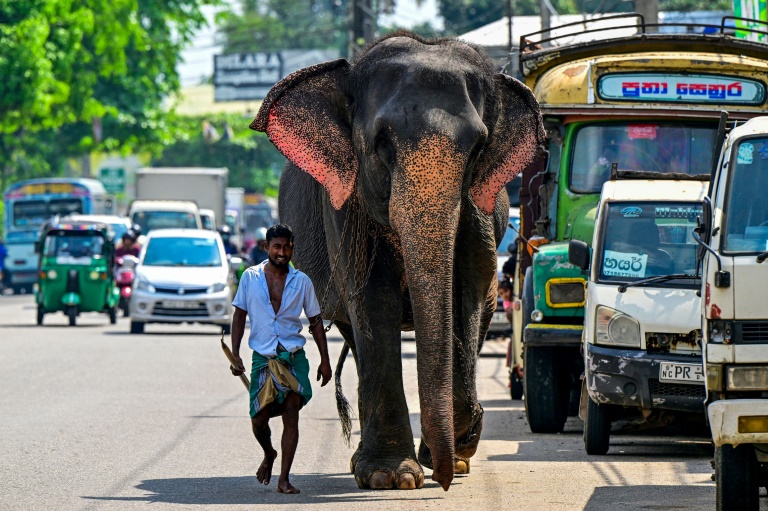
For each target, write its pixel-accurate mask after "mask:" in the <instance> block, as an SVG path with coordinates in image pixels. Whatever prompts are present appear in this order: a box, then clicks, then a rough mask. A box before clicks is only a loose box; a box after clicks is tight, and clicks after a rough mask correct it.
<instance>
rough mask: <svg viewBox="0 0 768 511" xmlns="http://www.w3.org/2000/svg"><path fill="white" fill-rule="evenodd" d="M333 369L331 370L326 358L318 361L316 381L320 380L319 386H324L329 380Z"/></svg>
mask: <svg viewBox="0 0 768 511" xmlns="http://www.w3.org/2000/svg"><path fill="white" fill-rule="evenodd" d="M331 376H333V371H332V370H331V363H330V362H329V361H328V360H323V361H322V362H320V367H318V368H317V381H320V380H322V383H320V386H321V387H325V386H326V385H327V384H328V382H329V381H331Z"/></svg>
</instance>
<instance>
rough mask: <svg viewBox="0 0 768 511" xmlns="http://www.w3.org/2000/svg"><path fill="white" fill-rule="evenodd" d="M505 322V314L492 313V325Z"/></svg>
mask: <svg viewBox="0 0 768 511" xmlns="http://www.w3.org/2000/svg"><path fill="white" fill-rule="evenodd" d="M505 321H507V314H506V313H505V312H494V313H493V322H494V323H504V322H505Z"/></svg>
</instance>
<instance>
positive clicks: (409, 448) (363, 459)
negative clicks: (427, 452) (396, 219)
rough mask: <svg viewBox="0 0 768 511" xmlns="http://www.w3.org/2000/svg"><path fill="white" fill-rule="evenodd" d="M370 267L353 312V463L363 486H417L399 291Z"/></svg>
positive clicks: (418, 473) (418, 470) (421, 475)
mask: <svg viewBox="0 0 768 511" xmlns="http://www.w3.org/2000/svg"><path fill="white" fill-rule="evenodd" d="M375 270H376V268H374V271H373V272H372V276H371V282H369V284H368V286H367V288H366V291H364V292H363V294H362V295H361V297H360V299H359V301H358V303H357V304H356V306H349V307H348V309H349V310H351V311H353V313H352V325H353V334H354V340H355V345H356V352H357V362H358V376H359V388H358V396H359V397H358V403H359V416H360V431H361V440H360V445H359V447H358V449H357V451H356V452H355V454H354V455H353V456H352V460H351V469H352V472H353V473H354V474H355V480H356V481H357V484H358V486H359V487H360V488H371V489H388V488H399V489H414V488H421V487H422V485H423V484H424V472H423V470H422V468H421V466H420V465H419V463H418V462H417V461H416V453H415V450H414V445H413V432H412V430H411V425H410V420H409V416H408V406H407V404H406V401H405V392H404V390H403V370H402V361H401V358H400V357H401V353H400V343H401V334H400V319H401V311H402V309H401V308H402V305H401V301H400V298H399V293H397V292H396V291H399V289H397V288H396V287H394V286H389V285H387V283H384V282H381V278H376V277H377V276H381V275H385V273H384V272H377V271H375Z"/></svg>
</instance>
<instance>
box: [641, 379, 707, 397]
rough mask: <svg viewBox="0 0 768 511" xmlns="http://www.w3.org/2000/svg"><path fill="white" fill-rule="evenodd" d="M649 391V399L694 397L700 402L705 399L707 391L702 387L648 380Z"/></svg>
mask: <svg viewBox="0 0 768 511" xmlns="http://www.w3.org/2000/svg"><path fill="white" fill-rule="evenodd" d="M648 384H649V386H650V391H651V399H653V398H654V397H665V396H673V397H695V398H701V399H702V400H703V399H704V398H706V397H707V389H706V388H704V385H688V384H685V383H665V382H661V381H659V380H656V379H653V378H651V379H650V380H648Z"/></svg>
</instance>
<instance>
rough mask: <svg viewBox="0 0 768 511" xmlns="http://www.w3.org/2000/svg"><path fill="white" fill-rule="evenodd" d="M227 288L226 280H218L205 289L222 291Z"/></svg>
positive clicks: (216, 291) (214, 291) (208, 291)
mask: <svg viewBox="0 0 768 511" xmlns="http://www.w3.org/2000/svg"><path fill="white" fill-rule="evenodd" d="M225 289H227V283H226V282H217V283H215V284H214V285H212V286H210V287H209V288H208V289H206V290H205V292H206V293H221V292H222V291H224V290H225Z"/></svg>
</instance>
